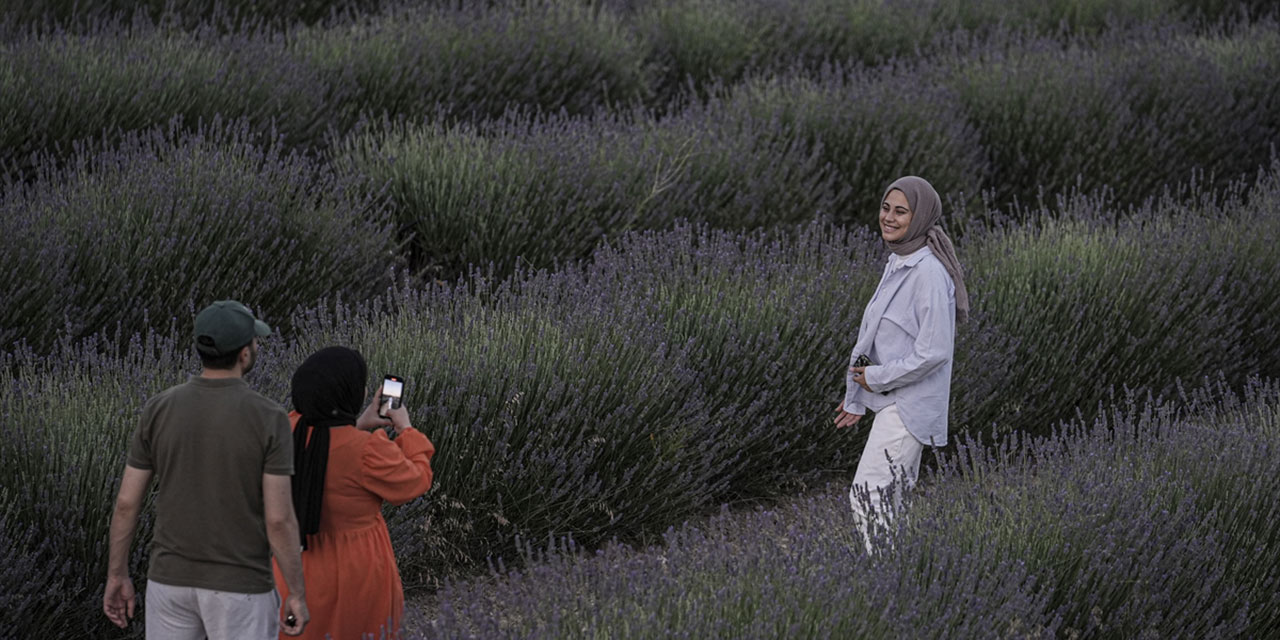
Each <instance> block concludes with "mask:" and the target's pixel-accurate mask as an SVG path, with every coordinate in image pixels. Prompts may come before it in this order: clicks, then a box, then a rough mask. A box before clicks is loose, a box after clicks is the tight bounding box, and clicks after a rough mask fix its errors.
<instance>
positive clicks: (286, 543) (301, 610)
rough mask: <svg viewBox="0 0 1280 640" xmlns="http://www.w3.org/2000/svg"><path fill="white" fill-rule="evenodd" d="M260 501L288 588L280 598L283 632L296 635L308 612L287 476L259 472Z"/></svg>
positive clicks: (296, 521) (291, 489) (295, 518)
mask: <svg viewBox="0 0 1280 640" xmlns="http://www.w3.org/2000/svg"><path fill="white" fill-rule="evenodd" d="M262 503H263V510H264V511H265V513H264V516H265V517H266V521H267V539H268V540H269V541H270V542H271V553H272V554H273V555H274V556H275V558H276V565H278V566H279V567H280V573H281V574H282V575H283V576H284V583H285V586H286V587H287V588H288V589H289V597H288V598H286V599H285V602H284V615H285V624H284V632H285V634H286V635H291V636H296V635H298V634H300V633H302V628H303V627H305V626H306V625H307V621H309V620H310V619H311V613H310V612H309V611H307V599H306V589H305V588H304V586H303V582H302V551H301V549H302V542H301V538H300V537H299V535H298V516H297V515H295V514H294V512H293V485H292V482H291V481H290V478H289V476H278V475H274V474H270V473H265V474H263V475H262ZM289 616H293V618H294V623H293V624H289V622H288V617H289Z"/></svg>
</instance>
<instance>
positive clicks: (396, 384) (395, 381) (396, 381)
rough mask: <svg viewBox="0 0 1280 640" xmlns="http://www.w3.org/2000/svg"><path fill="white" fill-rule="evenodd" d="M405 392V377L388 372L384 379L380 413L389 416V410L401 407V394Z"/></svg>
mask: <svg viewBox="0 0 1280 640" xmlns="http://www.w3.org/2000/svg"><path fill="white" fill-rule="evenodd" d="M403 393H404V378H401V377H400V376H393V375H391V374H389V373H388V374H387V376H386V377H385V378H383V379H382V403H381V404H380V405H379V407H378V415H379V416H382V417H383V418H386V417H388V413H387V412H389V411H391V410H392V409H399V408H400V396H401V394H403Z"/></svg>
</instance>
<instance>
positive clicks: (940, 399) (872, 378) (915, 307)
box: [844, 246, 956, 447]
mask: <svg viewBox="0 0 1280 640" xmlns="http://www.w3.org/2000/svg"><path fill="white" fill-rule="evenodd" d="M955 326H956V288H955V283H954V282H952V280H951V274H949V273H947V269H946V267H944V266H942V262H940V261H939V260H938V258H937V257H936V256H934V255H933V251H931V250H930V249H929V247H927V246H926V247H923V248H921V249H920V250H919V251H916V252H915V253H912V254H910V255H908V256H897V255H892V256H890V259H889V262H888V263H887V264H886V265H885V269H884V276H883V277H881V278H880V286H879V287H877V288H876V292H875V295H873V296H872V297H871V301H870V302H868V303H867V309H866V311H864V312H863V314H862V323H861V327H859V329H858V341H857V344H855V345H854V347H853V352H852V353H851V354H850V356H849V366H851V367H852V366H853V362H854V361H855V360H857V358H858V355H860V354H866V355H867V357H868V358H870V359H871V362H872V363H873V365H872V366H869V367H867V371H866V381H867V386H869V387H871V389H872V390H873V391H874V393H872V392H868V391H867V390H866V389H863V388H862V386H861V385H859V384H858V383H856V382H854V381H853V374H852V373H847V374H846V376H845V387H846V391H845V396H844V405H845V411H848V412H849V413H853V414H859V415H861V414H865V413H866V412H867V409H870V410H872V411H880V410H883V409H884V408H885V407H888V406H889V405H891V404H896V405H898V413H899V415H901V416H902V422H903V423H904V424H905V425H906V427H907V431H909V432H910V433H911V435H913V436H915V438H916V439H917V440H919V441H920V442H923V443H924V444H931V445H933V446H937V447H941V446H944V445H946V444H947V410H948V405H949V403H950V399H951V365H952V360H953V356H954V354H955Z"/></svg>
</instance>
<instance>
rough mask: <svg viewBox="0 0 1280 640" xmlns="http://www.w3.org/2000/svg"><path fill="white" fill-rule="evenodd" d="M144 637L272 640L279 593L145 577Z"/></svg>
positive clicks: (277, 627) (151, 639)
mask: <svg viewBox="0 0 1280 640" xmlns="http://www.w3.org/2000/svg"><path fill="white" fill-rule="evenodd" d="M144 615H145V616H146V619H147V639H148V640H204V638H206V637H208V638H209V640H241V639H243V640H276V637H277V636H278V635H279V633H280V594H278V593H276V590H275V589H272V590H271V591H267V592H266V593H232V592H230V591H213V590H210V589H199V588H196V587H175V586H171V585H167V584H161V583H159V582H155V581H152V580H148V581H147V610H146V612H145V614H144Z"/></svg>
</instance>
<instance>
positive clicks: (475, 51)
mask: <svg viewBox="0 0 1280 640" xmlns="http://www.w3.org/2000/svg"><path fill="white" fill-rule="evenodd" d="M290 49H291V51H293V52H295V54H296V55H297V56H299V57H300V58H301V59H302V60H304V61H306V62H307V64H308V65H309V66H311V67H313V68H315V69H317V70H318V73H319V74H320V76H321V77H322V78H324V79H326V80H327V81H328V82H329V83H330V84H332V85H334V86H337V87H341V89H342V93H341V94H339V97H338V102H339V105H338V106H337V107H335V112H336V114H335V117H336V119H337V123H338V124H339V128H340V129H344V130H345V129H346V128H347V127H348V126H350V125H351V124H353V123H355V122H356V121H357V120H358V119H359V118H360V117H361V116H364V115H379V114H383V113H390V114H393V115H396V114H405V115H411V116H414V117H417V116H420V115H421V114H424V113H430V114H436V115H437V116H440V117H445V116H453V117H462V118H468V119H484V118H491V117H497V116H500V115H502V114H503V113H504V112H505V111H506V110H507V109H508V108H509V107H513V106H515V107H523V108H528V109H533V110H536V111H545V112H549V113H554V112H559V111H565V112H567V113H571V114H586V113H593V112H596V111H598V110H599V109H600V108H601V107H607V106H610V105H615V104H627V103H631V102H634V101H637V100H640V99H643V98H644V97H645V95H646V92H647V91H648V80H647V77H646V72H645V68H644V64H643V60H642V58H641V51H640V48H639V45H638V44H637V43H636V42H635V41H634V38H633V37H632V36H631V35H630V34H629V32H628V31H627V30H625V29H624V28H623V27H622V25H621V24H620V23H619V21H618V20H617V18H616V17H614V16H613V15H612V14H611V13H609V12H607V11H603V10H594V9H592V8H590V7H584V6H583V5H582V4H581V3H578V2H573V1H570V0H549V1H547V2H537V3H529V4H528V5H524V4H520V5H517V6H513V7H501V8H483V7H479V8H466V9H462V10H452V9H439V8H418V9H414V8H408V7H406V8H404V9H403V10H399V11H392V12H388V13H386V14H384V15H378V16H369V17H364V18H360V19H358V20H355V21H352V22H351V23H349V24H348V23H340V24H337V25H334V26H328V27H317V28H311V29H306V30H301V31H299V32H297V33H296V34H295V35H294V38H293V40H292V42H291V45H290Z"/></svg>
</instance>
